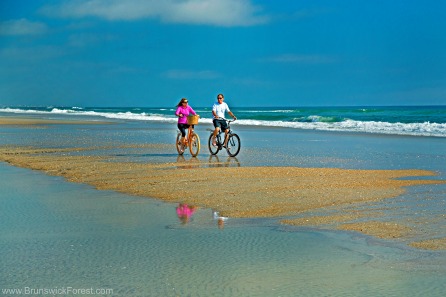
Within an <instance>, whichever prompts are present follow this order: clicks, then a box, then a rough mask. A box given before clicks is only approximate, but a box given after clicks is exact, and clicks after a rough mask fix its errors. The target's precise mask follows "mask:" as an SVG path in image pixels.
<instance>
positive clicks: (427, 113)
mask: <svg viewBox="0 0 446 297" xmlns="http://www.w3.org/2000/svg"><path fill="white" fill-rule="evenodd" d="M194 108H195V109H196V112H197V113H199V114H200V115H201V116H202V121H204V122H208V123H210V122H211V111H210V108H200V107H194ZM174 111H175V108H174V107H171V108H143V107H140V108H138V107H119V108H97V107H54V106H49V107H6V106H3V107H1V106H0V114H12V113H18V114H40V115H47V116H55V115H77V116H88V117H98V118H108V119H123V120H135V121H148V120H150V121H159V122H176V117H175V116H174V115H173V113H174ZM232 111H233V112H234V113H235V114H236V116H237V117H238V118H239V121H238V124H239V125H253V126H266V127H267V126H271V127H287V128H296V129H310V130H324V131H348V132H366V133H380V134H395V135H416V136H438V137H446V106H399V107H398V106H387V107H384V106H381V107H379V106H378V107H376V106H375V107H370V106H368V107H367V106H364V107H295V108H294V107H293V108H290V107H268V108H233V110H232Z"/></svg>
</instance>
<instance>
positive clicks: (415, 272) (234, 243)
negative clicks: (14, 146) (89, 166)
mask: <svg viewBox="0 0 446 297" xmlns="http://www.w3.org/2000/svg"><path fill="white" fill-rule="evenodd" d="M0 172H1V176H2V179H1V180H0V187H1V188H2V194H1V195H0V199H1V200H0V202H1V205H2V207H1V210H0V216H1V218H2V224H1V225H0V234H1V238H2V241H1V244H0V254H1V255H2V261H1V265H0V280H1V281H0V284H1V288H2V289H5V288H25V287H28V288H56V287H57V288H65V287H71V288H75V289H81V288H94V289H98V288H108V289H112V290H113V295H115V296H296V295H299V296H420V294H423V295H424V296H443V294H444V291H445V290H446V285H445V284H444V275H445V273H446V257H445V254H444V253H442V252H425V251H419V250H415V249H410V248H405V247H403V246H399V245H396V244H395V245H389V243H385V242H383V241H379V240H373V239H371V238H369V237H365V236H359V235H353V234H350V233H343V232H320V231H317V230H311V229H302V228H295V227H286V226H280V225H278V224H277V222H276V221H274V220H247V219H244V220H243V219H240V220H235V219H231V218H229V220H228V221H226V223H225V226H224V228H223V229H221V228H218V227H217V222H216V221H215V220H214V219H213V216H212V212H211V210H209V209H198V210H197V212H196V213H195V214H194V215H193V217H192V220H191V221H190V222H189V223H188V224H185V225H183V224H181V223H180V221H179V219H178V217H177V215H176V212H175V207H176V205H174V204H167V203H161V202H158V201H155V200H152V199H148V198H140V197H133V196H127V195H122V194H118V193H114V192H109V191H97V190H94V189H92V188H91V187H89V186H86V185H79V184H71V183H67V182H65V181H64V180H63V179H62V178H60V177H51V176H46V175H44V174H42V173H39V172H35V171H31V170H28V169H21V168H14V167H11V166H9V165H6V164H4V163H2V164H0Z"/></svg>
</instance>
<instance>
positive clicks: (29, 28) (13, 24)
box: [0, 19, 48, 35]
mask: <svg viewBox="0 0 446 297" xmlns="http://www.w3.org/2000/svg"><path fill="white" fill-rule="evenodd" d="M47 30H48V27H47V26H46V25H45V24H44V23H40V22H31V21H28V20H27V19H20V20H10V21H6V22H1V23H0V35H37V34H43V33H45V32H46V31H47Z"/></svg>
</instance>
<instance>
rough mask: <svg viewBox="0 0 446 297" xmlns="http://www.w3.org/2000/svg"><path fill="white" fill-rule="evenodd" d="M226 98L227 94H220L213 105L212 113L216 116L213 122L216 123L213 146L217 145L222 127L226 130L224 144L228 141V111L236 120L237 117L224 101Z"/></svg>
mask: <svg viewBox="0 0 446 297" xmlns="http://www.w3.org/2000/svg"><path fill="white" fill-rule="evenodd" d="M224 100H225V96H223V94H218V95H217V102H215V103H214V105H213V106H212V115H213V116H214V119H213V120H212V123H213V124H214V127H215V129H214V134H213V137H212V145H213V146H217V142H216V137H217V134H218V133H219V132H220V129H221V130H223V131H224V132H225V141H224V146H226V141H227V140H226V136H227V134H228V123H227V122H226V121H225V120H224V118H225V113H226V111H227V112H228V114H229V115H230V116H231V117H232V118H233V119H234V121H235V120H236V119H237V118H236V117H235V115H234V114H233V113H232V112H231V110H230V109H229V106H228V105H227V104H226V103H225V102H223V101H224Z"/></svg>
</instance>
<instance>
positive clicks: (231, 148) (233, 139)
mask: <svg viewBox="0 0 446 297" xmlns="http://www.w3.org/2000/svg"><path fill="white" fill-rule="evenodd" d="M221 119H222V120H225V121H226V122H227V123H228V130H229V131H228V134H227V141H226V146H225V142H224V139H223V141H222V137H221V134H225V132H223V131H221V129H220V132H219V133H218V134H217V136H216V145H215V146H214V145H213V144H212V138H213V136H214V130H211V129H207V130H208V131H211V135H209V140H208V147H209V152H210V153H211V155H217V154H218V152H219V151H220V150H222V149H223V148H225V149H226V152H227V153H228V155H229V156H231V157H235V156H237V154H238V153H239V152H240V146H241V143H240V137H239V136H238V135H237V134H235V133H233V132H232V130H231V125H230V124H231V123H232V122H234V121H235V120H232V121H231V120H227V119H223V118H221ZM223 138H224V137H223Z"/></svg>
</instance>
